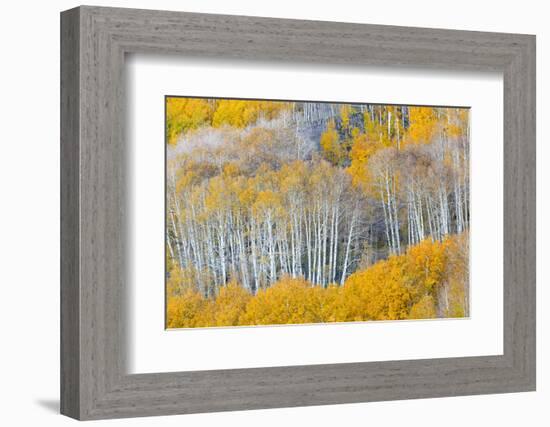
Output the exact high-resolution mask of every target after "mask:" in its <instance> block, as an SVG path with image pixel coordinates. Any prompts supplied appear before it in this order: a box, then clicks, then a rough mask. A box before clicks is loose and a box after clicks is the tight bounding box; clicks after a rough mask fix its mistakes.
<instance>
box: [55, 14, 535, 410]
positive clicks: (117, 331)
mask: <svg viewBox="0 0 550 427" xmlns="http://www.w3.org/2000/svg"><path fill="white" fill-rule="evenodd" d="M129 53H148V54H174V55H183V56H190V57H207V58H222V59H223V58H227V59H230V58H233V59H235V58H236V59H261V60H269V61H281V60H285V61H294V62H297V63H307V64H339V65H342V66H349V67H354V66H360V65H383V66H392V67H396V68H399V67H405V66H406V67H423V68H434V69H451V70H473V71H476V70H481V71H497V72H502V73H503V79H504V129H503V131H504V133H503V135H504V229H503V236H504V238H503V243H504V265H503V269H504V295H503V297H504V306H503V317H504V319H503V322H504V336H503V343H504V352H503V354H502V355H498V356H478V357H451V358H439V359H424V360H406V361H382V362H364V363H337V364H324V365H306V366H286V367H267V368H251V369H231V370H213V371H190V372H172V373H153V374H128V373H127V370H126V364H127V355H126V352H125V348H126V342H127V327H128V326H127V324H126V322H125V319H126V317H125V315H126V308H125V301H126V298H127V294H126V291H127V289H126V285H127V277H128V269H129V265H128V262H127V256H126V254H127V250H128V239H127V237H128V226H127V224H126V221H125V219H126V213H127V205H126V199H125V197H126V185H127V179H128V174H127V167H128V160H127V156H126V151H127V147H126V145H125V126H124V122H125V111H124V91H125V84H124V60H125V55H126V54H129ZM535 175H536V173H535V37H534V36H532V35H522V34H504V33H485V32H472V31H455V30H442V29H424V28H408V27H394V26H380V25H365V24H348V23H336V22H316V21H301V20H287V19H271V18H257V17H243V16H225V15H211V14H197V13H184V12H166V11H150V10H134V9H118V8H106V7H91V6H81V7H78V8H75V9H71V10H68V11H65V12H62V14H61V413H62V414H64V415H67V416H70V417H73V418H76V419H79V420H89V419H105V418H121V417H137V416H153V415H168V414H185V413H198V412H217V411H231V410H248V409H260V408H277V407H295V406H307V405H328V404H341V403H353V402H367V401H382V400H397V399H413V398H428V397H440V396H460V395H474V394H487V393H506V392H521V391H532V390H535V387H536V377H535V373H536V355H535V353H536V351H535V350H536V343H535V337H536V333H535V332H536V330H535V329H536V325H535V316H536V312H535V305H536V304H535V303H536V299H535V298H536V295H535V280H536V277H535V275H536V273H535V262H536V224H535V219H536V218H535V210H536V206H535V190H536V185H535Z"/></svg>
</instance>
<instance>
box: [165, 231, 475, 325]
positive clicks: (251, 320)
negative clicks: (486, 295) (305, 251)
mask: <svg viewBox="0 0 550 427" xmlns="http://www.w3.org/2000/svg"><path fill="white" fill-rule="evenodd" d="M467 242H468V237H467V235H465V234H462V235H457V236H452V237H448V238H446V239H445V240H444V241H442V242H438V241H432V240H431V239H426V240H424V241H422V242H420V243H419V244H417V245H415V246H411V247H410V248H409V249H408V250H407V251H406V252H405V253H404V254H402V255H394V256H390V257H389V258H388V259H386V260H382V261H379V262H377V263H375V264H373V265H372V266H370V267H368V268H366V269H363V270H359V271H356V272H355V273H353V274H352V275H351V276H349V277H348V278H347V279H346V281H345V283H344V285H343V286H338V285H336V284H332V285H329V286H328V287H326V288H323V287H320V286H314V285H313V284H311V283H310V282H308V281H307V280H305V279H303V278H292V277H289V276H283V277H281V278H280V279H279V280H278V281H277V282H276V283H275V284H273V285H272V286H270V287H268V288H266V289H261V290H259V291H257V292H256V294H255V295H252V294H251V293H250V292H249V291H248V290H246V289H245V288H243V287H242V286H241V285H240V284H238V283H237V282H235V281H231V282H229V283H228V284H227V285H225V286H222V287H221V288H220V290H219V292H218V294H217V295H216V296H215V297H214V298H212V297H209V298H207V297H205V296H204V294H202V293H200V292H198V291H197V290H194V289H191V288H189V287H188V282H187V281H186V279H188V278H187V277H186V275H185V274H182V273H178V272H177V271H174V272H172V273H171V275H170V278H169V280H168V294H167V296H168V300H167V327H168V328H192V327H208V326H239V325H276V324H302V323H324V322H352V321H369V320H402V319H430V318H436V317H464V316H467V315H468V301H467V298H466V296H467V294H468V292H467V286H468V248H467ZM178 280H182V281H183V282H184V283H183V284H182V285H180V286H177V285H176V283H177V282H178ZM173 289H178V290H179V292H178V293H174V292H173Z"/></svg>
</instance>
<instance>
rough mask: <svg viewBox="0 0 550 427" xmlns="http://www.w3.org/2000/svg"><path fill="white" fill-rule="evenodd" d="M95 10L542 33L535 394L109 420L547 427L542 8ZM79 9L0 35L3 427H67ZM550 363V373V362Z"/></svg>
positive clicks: (209, 0)
mask: <svg viewBox="0 0 550 427" xmlns="http://www.w3.org/2000/svg"><path fill="white" fill-rule="evenodd" d="M95 4H97V5H105V6H122V7H138V8H149V9H151V8H156V9H167V10H185V11H195V12H210V13H227V14H245V15H257V16H272V17H281V18H301V19H320V20H332V21H349V22H363V23H373V24H391V25H408V26H425V27H440V28H454V29H465V30H466V29H467V30H482V31H503V32H519V33H531V34H536V35H537V45H538V48H537V56H538V61H537V62H538V64H537V74H538V82H537V84H538V90H537V94H538V102H537V104H538V113H537V121H538V133H537V137H538V184H537V187H538V206H537V210H538V214H537V216H538V218H539V221H538V222H539V223H538V236H539V237H538V260H539V266H538V316H537V318H538V337H539V340H538V362H539V363H538V391H537V392H535V393H518V394H508V395H488V396H474V397H458V398H440V399H425V400H414V401H398V402H382V403H365V404H350V405H338V406H324V407H309V408H293V409H276V410H261V411H248V412H232V413H220V414H207V415H202V414H201V415H188V416H171V417H159V418H154V419H153V418H145V419H130V420H116V421H109V422H107V423H109V425H117V426H119V425H120V426H148V425H155V426H159V425H167V426H168V425H174V426H175V425H182V424H185V425H187V426H199V425H200V426H219V425H224V426H237V425H238V426H255V427H257V426H258V425H262V427H264V426H281V425H284V426H295V425H296V426H297V425H316V426H317V427H321V426H335V425H343V426H345V425H363V426H371V425H372V426H378V425H384V426H394V425H406V426H408V427H414V426H422V427H428V426H442V425H443V426H445V427H447V426H449V427H451V426H460V427H464V426H468V425H478V424H479V425H483V424H489V425H494V426H499V427H505V426H518V425H529V426H547V425H549V424H550V411H549V409H548V408H549V404H550V370H549V369H548V363H547V362H546V361H545V358H546V359H548V350H549V344H550V335H549V333H548V322H549V320H550V312H549V311H548V308H547V307H545V305H546V304H545V301H547V300H548V297H549V295H550V292H549V291H548V289H547V288H546V289H545V285H548V279H549V274H548V270H546V271H545V269H544V264H545V261H546V260H547V258H548V255H549V251H548V247H545V246H546V245H545V244H544V240H548V238H550V236H549V235H548V230H549V227H548V225H546V224H545V223H544V220H543V219H544V217H545V215H546V216H548V215H549V214H550V212H548V208H549V203H550V202H549V200H550V190H549V188H550V187H549V186H548V185H546V184H547V183H548V179H549V177H550V176H549V175H550V172H548V169H547V170H546V171H544V170H543V167H544V166H546V165H547V164H548V162H549V161H550V158H549V153H550V149H549V148H548V146H547V145H546V146H544V144H543V141H545V140H548V138H549V136H550V135H549V133H548V127H546V129H545V123H544V121H545V119H546V118H547V117H548V116H549V115H550V107H549V104H548V103H549V100H550V97H549V93H548V81H547V79H546V77H547V76H548V75H549V73H550V52H549V43H550V27H548V23H547V17H548V12H547V11H545V10H544V9H545V7H544V6H545V2H542V1H536V0H523V1H521V2H518V1H498V2H497V1H485V2H482V1H479V0H477V1H472V0H460V1H456V0H455V1H445V0H438V1H430V0H413V1H411V0H408V1H407V0H393V1H379V2H374V1H364V0H356V1H352V0H338V1H337V2H321V1H319V0H317V1H313V0H307V1H306V0H302V1H297V0H274V1H267V2H264V1H258V0H225V1H224V0H187V1H185V2H182V1H175V0H158V1H151V0H150V1H145V0H142V1H115V0H112V1H97V2H95ZM76 5H78V3H77V2H74V1H63V0H58V1H49V2H45V1H42V2H39V1H19V2H15V1H12V2H4V4H3V5H2V15H1V16H2V21H1V23H0V32H1V36H2V37H1V39H0V40H2V62H1V64H0V75H1V78H0V108H1V110H0V117H1V120H0V129H1V130H2V134H1V135H2V136H1V138H0V141H1V148H0V200H1V205H0V289H1V291H2V294H1V297H0V304H1V305H0V325H1V330H2V333H1V335H0V340H1V341H0V342H1V347H0V363H1V364H0V366H2V373H1V375H0V402H2V406H1V410H0V423H1V424H2V425H6V426H19V425H40V426H58V425H59V426H63V425H68V424H70V423H73V421H72V420H70V419H68V418H65V417H62V416H60V415H58V413H57V412H58V404H59V403H58V402H59V400H58V395H59V392H58V384H59V367H58V365H59V362H58V361H59V333H58V331H59V106H58V105H59V12H60V11H61V10H64V9H68V8H71V7H74V6H76ZM545 362H546V363H545Z"/></svg>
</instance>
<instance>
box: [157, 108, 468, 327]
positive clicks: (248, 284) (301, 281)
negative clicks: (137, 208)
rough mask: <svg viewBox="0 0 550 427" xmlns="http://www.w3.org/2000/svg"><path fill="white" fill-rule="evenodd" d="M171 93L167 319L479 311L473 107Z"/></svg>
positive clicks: (214, 321) (219, 322)
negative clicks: (473, 247)
mask: <svg viewBox="0 0 550 427" xmlns="http://www.w3.org/2000/svg"><path fill="white" fill-rule="evenodd" d="M166 102H167V105H166V134H167V144H168V147H167V179H166V192H167V202H166V204H167V210H166V225H167V229H166V246H167V249H166V253H167V319H168V320H167V326H168V327H196V326H228V325H241V324H276V323H304V322H307V323H310V322H325V321H353V320H376V319H404V318H431V317H462V316H467V315H468V305H469V304H468V261H467V260H468V224H469V215H470V212H469V173H468V172H469V123H468V121H469V110H468V109H460V108H440V107H415V106H410V107H408V106H389V105H373V104H333V103H308V102H281V101H256V100H228V99H206V98H180V97H171V98H167V101H166ZM281 310H282V311H281Z"/></svg>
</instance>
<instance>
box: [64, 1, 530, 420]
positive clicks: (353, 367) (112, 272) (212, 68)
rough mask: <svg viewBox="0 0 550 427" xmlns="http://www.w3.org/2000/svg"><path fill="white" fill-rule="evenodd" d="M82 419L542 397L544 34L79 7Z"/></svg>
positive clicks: (73, 172) (69, 67) (71, 195)
mask: <svg viewBox="0 0 550 427" xmlns="http://www.w3.org/2000/svg"><path fill="white" fill-rule="evenodd" d="M61 57H62V60H61V88H62V93H61V166H62V173H61V189H62V194H61V234H62V235H61V250H62V253H61V411H62V413H63V414H65V415H68V416H70V417H73V418H76V419H82V420H84V419H103V418H118V417H134V416H136V417H137V416H151V415H167V414H184V413H196V412H214V411H229V410H243V409H259V408H275V407H290V406H305V405H325V404H338V403H351V402H366V401H380V400H394V399H412V398H425V397H438V396H459V395H468V394H483V393H505V392H519V391H531V390H535V256H536V250H535V248H536V242H535V37H534V36H530V35H520V34H497V33H484V32H467V31H454V30H439V29H438V30H436V29H423V28H406V27H391V26H373V25H364V24H361V25H360V24H347V23H334V22H315V21H298V20H282V19H271V18H256V17H242V16H223V15H209V14H195V13H182V12H164V11H146V10H133V9H114V8H103V7H88V6H83V7H79V8H76V9H71V10H68V11H65V12H63V13H62V14H61Z"/></svg>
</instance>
